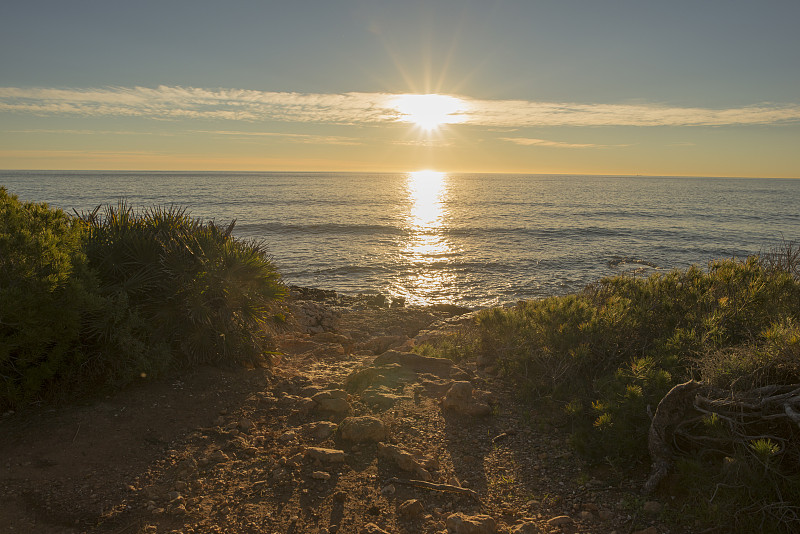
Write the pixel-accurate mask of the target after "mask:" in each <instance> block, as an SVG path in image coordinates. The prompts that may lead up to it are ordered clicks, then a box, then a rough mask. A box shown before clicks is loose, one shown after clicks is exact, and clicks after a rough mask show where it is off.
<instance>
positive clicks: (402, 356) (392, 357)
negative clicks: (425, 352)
mask: <svg viewBox="0 0 800 534" xmlns="http://www.w3.org/2000/svg"><path fill="white" fill-rule="evenodd" d="M387 363H397V364H400V365H402V366H403V367H405V368H408V369H411V370H413V371H415V372H417V373H431V374H434V375H437V376H441V377H443V378H447V377H449V376H450V371H451V370H452V368H453V362H452V361H450V360H446V359H444V358H431V357H430V356H421V355H419V354H414V353H413V352H398V351H396V350H390V351H386V352H384V353H383V354H381V355H380V356H378V357H376V358H375V360H374V361H373V364H374V365H383V364H387Z"/></svg>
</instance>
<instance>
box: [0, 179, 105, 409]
mask: <svg viewBox="0 0 800 534" xmlns="http://www.w3.org/2000/svg"><path fill="white" fill-rule="evenodd" d="M82 235H83V233H82V228H81V225H79V224H75V221H74V220H73V219H71V218H70V217H69V216H67V215H66V214H65V213H64V212H63V211H61V210H54V209H50V208H49V207H48V206H47V204H35V203H30V202H25V203H23V202H20V201H19V199H18V198H17V197H16V196H13V195H9V194H8V192H7V191H6V190H5V188H2V187H0V303H2V305H0V405H3V406H5V407H7V406H10V405H16V404H20V403H25V402H29V401H31V400H33V399H35V398H36V397H37V396H38V395H39V394H40V393H41V392H42V390H43V389H44V388H45V387H46V386H48V384H51V383H52V381H54V380H55V379H57V377H59V375H62V374H63V373H64V370H65V369H68V368H70V367H75V366H80V365H81V364H82V363H83V362H84V361H85V355H84V354H83V353H82V352H81V351H80V350H79V349H80V335H81V328H82V310H93V309H97V308H98V307H99V306H100V305H101V303H100V301H99V299H98V295H97V293H96V288H97V283H96V280H95V278H94V277H93V276H92V273H91V272H90V271H89V269H88V264H87V259H86V255H85V254H84V252H83V250H82V247H81V239H82Z"/></svg>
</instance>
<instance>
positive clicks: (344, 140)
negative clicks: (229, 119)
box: [194, 130, 364, 146]
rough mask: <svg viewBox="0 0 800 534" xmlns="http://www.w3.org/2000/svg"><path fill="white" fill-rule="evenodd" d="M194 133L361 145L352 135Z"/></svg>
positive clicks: (207, 131) (209, 131)
mask: <svg viewBox="0 0 800 534" xmlns="http://www.w3.org/2000/svg"><path fill="white" fill-rule="evenodd" d="M194 132H196V133H204V134H212V135H221V136H230V137H237V138H240V139H247V138H259V137H271V138H276V137H277V138H282V139H285V140H287V141H291V142H294V143H305V144H313V145H343V146H356V145H363V144H364V143H362V142H361V141H359V140H358V139H355V138H353V137H344V136H339V135H313V134H294V133H282V132H243V131H237V130H194Z"/></svg>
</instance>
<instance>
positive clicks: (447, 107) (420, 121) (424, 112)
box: [392, 94, 467, 174]
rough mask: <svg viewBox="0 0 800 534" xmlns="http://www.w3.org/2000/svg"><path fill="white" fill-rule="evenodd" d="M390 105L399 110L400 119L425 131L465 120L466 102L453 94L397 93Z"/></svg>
mask: <svg viewBox="0 0 800 534" xmlns="http://www.w3.org/2000/svg"><path fill="white" fill-rule="evenodd" d="M392 106H393V107H394V108H395V109H396V110H397V111H398V112H400V120H401V121H403V122H410V123H413V124H415V125H417V126H419V127H420V128H422V129H423V130H426V131H431V130H436V129H438V128H439V127H440V126H442V125H443V124H457V123H460V122H464V121H466V120H467V116H466V115H464V113H465V112H466V111H467V103H466V102H465V101H464V100H462V99H460V98H456V97H454V96H448V95H438V94H428V95H414V94H409V95H399V96H397V97H396V98H395V99H394V100H393V102H392ZM422 172H432V171H422ZM412 174H414V173H412Z"/></svg>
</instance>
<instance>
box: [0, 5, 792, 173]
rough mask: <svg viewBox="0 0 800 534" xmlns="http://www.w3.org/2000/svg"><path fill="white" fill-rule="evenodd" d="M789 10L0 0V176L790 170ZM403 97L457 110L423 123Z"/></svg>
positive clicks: (781, 7)
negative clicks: (433, 97)
mask: <svg viewBox="0 0 800 534" xmlns="http://www.w3.org/2000/svg"><path fill="white" fill-rule="evenodd" d="M798 20H800V2H796V1H793V0H792V1H790V0H785V1H761V2H736V1H725V2H718V1H705V2H687V1H674V2H650V1H642V0H640V1H635V2H634V1H631V2H628V1H616V2H599V1H568V0H561V1H552V2H548V1H544V2H541V1H525V2H523V1H518V2H508V1H506V2H491V1H483V2H468V1H445V2H435V1H433V2H406V1H382V0H376V1H341V2H335V1H324V2H323V1H320V2H312V1H296V2H240V1H229V2H224V3H223V2H203V1H191V2H190V1H172V2H171V1H168V0H162V1H161V2H150V1H139V2H130V1H126V2H119V1H109V0H106V1H102V2H99V1H97V2H86V1H80V0H78V1H69V2H64V1H60V2H54V1H49V2H41V1H36V0H27V1H24V2H23V1H8V2H5V3H4V4H3V6H2V7H0V168H55V169H59V168H72V169H90V168H93V169H98V168H106V169H186V170H369V171H405V170H416V169H419V168H425V167H432V168H436V169H438V170H444V171H465V172H469V171H476V172H530V173H557V172H558V173H597V174H676V175H727V176H782V177H800V158H798V156H797V155H796V152H798V150H797V147H798V146H800V32H798V31H797V29H796V24H797V21H798ZM409 93H420V94H426V93H440V94H446V95H452V96H453V97H455V98H457V99H458V102H459V103H460V105H461V107H460V108H458V109H455V108H454V111H453V113H452V116H451V119H452V120H448V119H443V122H442V124H441V125H440V126H439V127H434V128H428V129H426V128H421V127H420V121H419V120H417V119H418V117H415V116H413V115H409V114H408V113H406V112H404V111H403V109H404V108H403V106H402V105H401V104H398V102H401V101H398V100H397V99H396V98H395V97H397V95H401V94H409ZM434 104H435V103H434ZM456 117H458V118H457V119H456Z"/></svg>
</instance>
